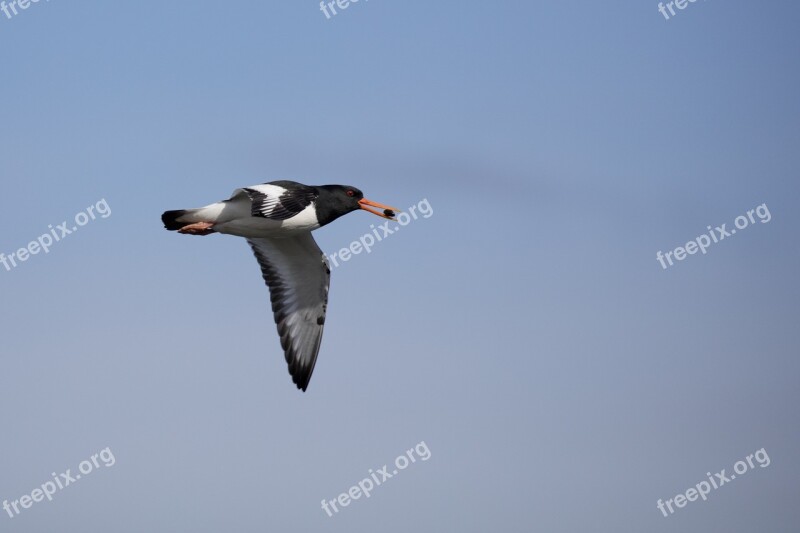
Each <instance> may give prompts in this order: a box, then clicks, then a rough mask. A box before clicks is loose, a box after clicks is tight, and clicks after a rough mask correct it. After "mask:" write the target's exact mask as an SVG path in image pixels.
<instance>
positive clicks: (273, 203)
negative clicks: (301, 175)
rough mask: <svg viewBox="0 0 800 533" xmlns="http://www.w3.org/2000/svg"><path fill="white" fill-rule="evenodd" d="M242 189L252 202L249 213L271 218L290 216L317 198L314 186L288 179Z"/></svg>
mask: <svg viewBox="0 0 800 533" xmlns="http://www.w3.org/2000/svg"><path fill="white" fill-rule="evenodd" d="M278 184H280V185H278ZM242 190H243V191H244V192H245V193H247V196H249V197H250V200H251V201H252V203H253V207H252V210H251V212H250V214H251V215H252V216H254V217H263V218H269V219H272V220H286V219H288V218H292V217H293V216H295V215H297V214H298V213H300V212H301V211H303V209H305V208H306V207H308V206H309V205H311V202H313V201H314V200H315V199H316V198H317V190H316V189H315V188H314V187H309V186H307V185H302V184H300V183H295V182H290V181H279V182H274V183H265V184H263V185H256V186H254V187H247V188H245V189H242Z"/></svg>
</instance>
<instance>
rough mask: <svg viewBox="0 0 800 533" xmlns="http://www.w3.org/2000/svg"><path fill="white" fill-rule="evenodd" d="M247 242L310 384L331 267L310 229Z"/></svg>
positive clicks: (294, 365)
mask: <svg viewBox="0 0 800 533" xmlns="http://www.w3.org/2000/svg"><path fill="white" fill-rule="evenodd" d="M247 242H248V243H249V244H250V246H251V247H252V249H253V253H254V254H255V256H256V259H257V260H258V264H259V265H261V273H262V274H263V276H264V281H266V282H267V286H268V287H269V292H270V298H271V300H272V311H273V313H274V314H275V323H276V324H277V326H278V334H279V335H280V338H281V346H282V347H283V350H284V353H285V355H286V362H287V363H288V364H289V373H290V374H291V375H292V381H294V383H295V384H296V385H297V388H298V389H302V390H303V391H305V390H306V388H307V387H308V382H309V380H310V379H311V373H312V372H313V371H314V365H315V364H316V362H317V354H319V347H320V342H321V341H322V330H323V329H324V327H325V314H326V312H327V309H328V287H329V286H330V277H331V271H330V267H329V266H328V261H327V260H326V259H325V255H324V254H323V253H322V250H320V249H319V246H317V243H316V242H315V241H314V238H313V237H312V236H311V233H310V232H309V233H302V234H300V235H298V236H296V237H291V238H283V239H267V238H258V239H255V238H251V239H247Z"/></svg>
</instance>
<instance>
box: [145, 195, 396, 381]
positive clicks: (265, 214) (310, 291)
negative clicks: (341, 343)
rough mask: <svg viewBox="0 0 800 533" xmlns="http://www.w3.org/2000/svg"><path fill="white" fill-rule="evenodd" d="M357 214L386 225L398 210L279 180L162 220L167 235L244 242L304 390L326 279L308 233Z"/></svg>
mask: <svg viewBox="0 0 800 533" xmlns="http://www.w3.org/2000/svg"><path fill="white" fill-rule="evenodd" d="M372 207H375V208H378V209H382V210H383V211H377V210H375V209H371V208H372ZM359 209H363V210H365V211H369V212H370V213H373V214H375V215H377V216H379V217H382V218H386V219H389V220H395V211H398V210H397V209H395V208H394V207H390V206H387V205H383V204H379V203H377V202H372V201H370V200H367V199H366V198H364V194H363V193H362V192H361V191H360V190H358V189H356V188H355V187H348V186H345V185H318V186H310V185H303V184H302V183H297V182H295V181H285V180H284V181H272V182H269V183H264V184H261V185H254V186H252V187H245V188H243V189H236V190H235V191H233V195H232V196H231V197H230V199H228V200H224V201H222V202H217V203H215V204H211V205H207V206H206V207H201V208H198V209H182V210H177V211H167V212H165V213H164V214H163V215H162V216H161V220H162V222H164V227H165V228H166V229H168V230H169V231H177V232H178V233H184V234H187V235H211V234H212V233H223V234H227V235H236V236H239V237H244V238H245V239H247V242H248V243H249V244H250V247H251V248H252V249H253V253H254V254H255V256H256V260H257V261H258V264H259V265H260V267H261V274H262V276H263V277H264V281H265V282H266V283H267V286H268V287H269V292H270V299H271V301H272V311H273V313H274V315H275V323H276V324H277V326H278V334H279V335H280V339H281V347H282V348H283V351H284V354H285V356H286V362H287V363H288V364H289V374H291V376H292V381H293V382H294V383H295V384H296V385H297V388H298V389H301V390H303V391H304V392H305V390H306V388H307V387H308V382H309V380H310V379H311V373H312V372H313V371H314V365H315V364H316V362H317V355H318V354H319V348H320V343H321V341H322V330H323V328H324V326H325V315H326V312H327V307H328V287H329V286H330V275H331V270H330V267H329V265H328V261H327V259H326V258H325V254H323V253H322V250H320V248H319V246H317V243H316V242H315V241H314V238H313V237H312V236H311V232H312V231H313V230H315V229H317V228H321V227H322V226H325V225H326V224H330V223H331V222H333V221H334V220H336V219H337V218H339V217H341V216H342V215H346V214H347V213H350V212H352V211H357V210H359Z"/></svg>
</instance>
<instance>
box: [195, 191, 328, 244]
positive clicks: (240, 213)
mask: <svg viewBox="0 0 800 533" xmlns="http://www.w3.org/2000/svg"><path fill="white" fill-rule="evenodd" d="M252 208H253V203H252V201H251V200H250V198H249V197H248V196H247V194H246V193H245V192H244V191H242V190H241V189H237V190H236V191H235V192H234V195H233V197H232V198H231V199H230V200H228V201H227V202H219V203H216V204H211V205H207V206H206V207H202V208H200V209H197V210H192V211H191V212H190V214H187V215H186V216H184V217H181V221H187V222H211V223H212V224H214V231H216V232H218V233H224V234H227V235H237V236H239V237H250V238H259V237H272V238H279V237H291V236H294V235H297V234H298V233H304V232H309V231H312V230H315V229H317V228H318V227H319V221H318V220H317V213H316V207H315V204H314V203H313V202H312V203H311V204H310V205H309V206H308V207H306V208H305V209H304V210H303V211H301V212H300V213H298V214H296V215H295V216H293V217H292V218H289V219H286V220H271V219H268V218H264V217H254V216H252V215H251V214H250V213H251V211H252Z"/></svg>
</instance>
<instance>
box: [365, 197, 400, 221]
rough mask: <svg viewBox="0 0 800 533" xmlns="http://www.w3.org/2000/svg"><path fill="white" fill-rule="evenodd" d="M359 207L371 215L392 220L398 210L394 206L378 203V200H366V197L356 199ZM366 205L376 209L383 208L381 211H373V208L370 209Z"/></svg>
mask: <svg viewBox="0 0 800 533" xmlns="http://www.w3.org/2000/svg"><path fill="white" fill-rule="evenodd" d="M358 204H359V207H361V209H363V210H364V211H369V212H370V213H372V214H373V215H378V216H379V217H381V218H385V219H388V220H394V217H395V213H397V212H399V211H400V210H399V209H397V208H396V207H390V206H388V205H383V204H379V203H378V202H372V201H370V200H367V199H366V198H362V199H361V200H359V201H358ZM367 206H372V207H377V208H378V209H383V213H381V212H380V211H375V210H374V209H370V208H369V207H367Z"/></svg>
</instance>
